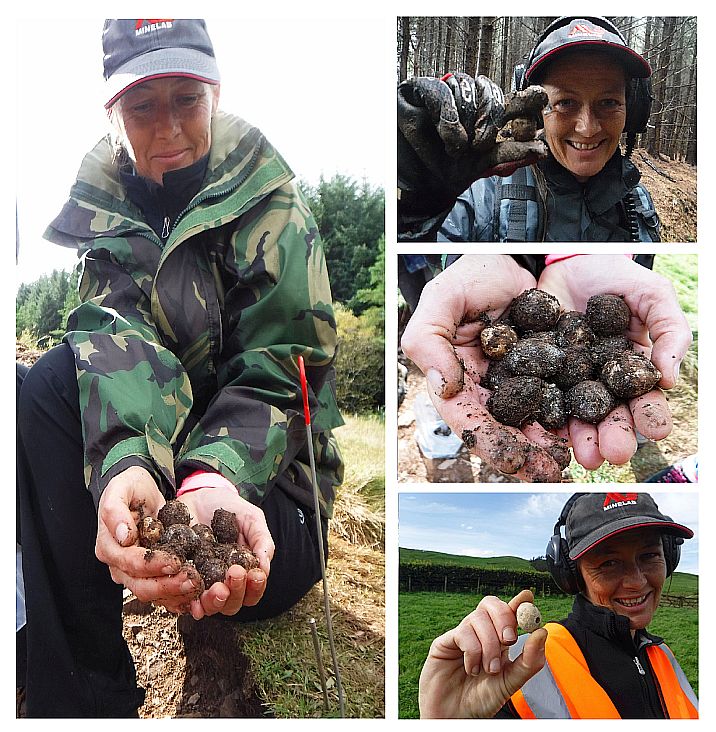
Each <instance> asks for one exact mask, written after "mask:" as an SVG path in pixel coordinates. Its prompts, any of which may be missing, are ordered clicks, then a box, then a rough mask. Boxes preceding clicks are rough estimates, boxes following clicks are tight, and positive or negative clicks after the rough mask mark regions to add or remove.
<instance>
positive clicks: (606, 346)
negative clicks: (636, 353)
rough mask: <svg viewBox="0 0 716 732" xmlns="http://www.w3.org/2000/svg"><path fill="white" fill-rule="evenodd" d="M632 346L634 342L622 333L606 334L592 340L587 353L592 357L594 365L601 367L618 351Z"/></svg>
mask: <svg viewBox="0 0 716 732" xmlns="http://www.w3.org/2000/svg"><path fill="white" fill-rule="evenodd" d="M633 348H634V344H633V343H632V342H631V341H630V340H629V339H628V338H626V337H625V336H623V335H616V336H607V337H605V338H597V340H596V341H594V343H593V344H592V345H591V347H590V349H589V355H590V356H591V357H592V361H594V365H595V366H597V367H598V368H601V367H602V366H604V364H605V363H606V362H607V361H611V360H612V359H613V358H615V357H616V356H617V355H618V354H619V353H622V352H623V351H631V350H632V349H633Z"/></svg>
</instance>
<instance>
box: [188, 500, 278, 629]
mask: <svg viewBox="0 0 716 732" xmlns="http://www.w3.org/2000/svg"><path fill="white" fill-rule="evenodd" d="M179 500H180V501H182V502H183V503H185V504H186V505H187V507H188V508H189V513H190V514H191V516H192V523H202V524H207V525H211V519H212V516H213V515H214V511H215V510H216V509H217V508H223V509H224V510H226V511H231V512H233V513H235V514H236V523H237V528H238V530H239V538H238V543H239V544H243V545H244V546H247V547H248V548H249V549H251V551H252V552H254V554H255V555H256V556H257V557H258V560H259V567H258V568H257V569H251V570H249V571H248V572H247V571H246V570H245V569H244V568H243V567H241V566H239V565H237V564H234V565H232V566H231V567H229V569H228V571H227V573H226V578H225V580H224V581H223V582H215V583H214V584H213V585H212V586H211V587H208V588H206V590H205V591H204V592H203V593H202V594H201V596H200V597H198V598H196V599H193V600H192V601H191V604H190V606H189V610H190V612H191V614H192V617H193V618H194V619H195V620H200V619H201V618H203V617H204V616H205V615H214V614H216V613H222V614H223V615H235V614H236V613H237V612H239V610H241V608H242V607H243V606H244V605H247V606H251V605H256V604H257V603H258V601H259V600H260V599H261V598H262V597H263V594H264V592H265V590H266V582H267V579H268V575H269V572H270V570H271V560H272V559H273V555H274V551H275V546H274V543H273V539H272V537H271V533H270V532H269V529H268V526H267V525H266V517H265V516H264V512H263V511H262V510H261V509H260V508H259V507H258V506H255V505H254V504H252V503H249V502H248V501H246V500H244V499H243V498H241V496H240V495H239V494H238V492H237V491H236V490H234V489H233V488H223V487H214V486H211V487H206V488H200V489H198V490H195V491H191V492H189V493H185V494H183V495H182V496H181V497H180V498H179Z"/></svg>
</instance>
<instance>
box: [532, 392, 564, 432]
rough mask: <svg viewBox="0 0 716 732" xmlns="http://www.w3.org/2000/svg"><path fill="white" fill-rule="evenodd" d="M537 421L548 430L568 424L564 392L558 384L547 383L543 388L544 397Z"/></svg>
mask: <svg viewBox="0 0 716 732" xmlns="http://www.w3.org/2000/svg"><path fill="white" fill-rule="evenodd" d="M537 421H538V422H539V423H540V424H541V425H542V426H543V427H544V428H545V429H546V430H555V429H559V428H560V427H564V425H565V424H567V413H566V412H565V409H564V393H563V392H562V390H561V389H560V388H559V387H558V386H557V385H556V384H545V385H544V387H543V388H542V399H541V401H540V410H539V416H538V418H537Z"/></svg>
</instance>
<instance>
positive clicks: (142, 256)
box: [18, 20, 342, 717]
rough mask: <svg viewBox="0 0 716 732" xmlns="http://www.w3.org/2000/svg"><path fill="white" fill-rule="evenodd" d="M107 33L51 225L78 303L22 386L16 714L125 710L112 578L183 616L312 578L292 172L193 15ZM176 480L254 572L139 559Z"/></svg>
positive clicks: (306, 241)
mask: <svg viewBox="0 0 716 732" xmlns="http://www.w3.org/2000/svg"><path fill="white" fill-rule="evenodd" d="M103 47H104V72H105V78H106V80H107V99H108V101H107V103H106V107H107V109H108V112H109V115H110V118H111V120H112V124H113V130H114V132H113V135H112V138H111V139H110V137H108V138H106V139H104V140H102V141H100V143H99V144H98V145H97V146H96V147H95V148H94V149H93V150H92V151H91V152H90V153H89V154H88V155H87V156H86V158H85V160H84V162H83V164H82V166H81V168H80V171H79V173H78V177H77V182H76V183H75V185H74V186H73V188H72V191H71V193H70V200H69V202H68V203H67V204H66V205H65V207H64V209H63V210H62V212H61V213H60V215H59V216H58V217H57V218H56V219H55V221H53V222H52V224H51V225H50V227H49V229H48V232H47V237H48V238H49V239H50V240H51V241H54V242H56V243H58V244H62V245H65V246H74V247H77V249H78V253H79V254H80V255H81V256H82V257H83V273H82V279H81V282H80V296H81V300H82V304H81V306H80V307H79V308H77V309H76V310H75V311H74V312H73V314H72V315H71V317H70V322H69V327H68V330H69V332H68V333H67V335H66V336H65V339H64V343H63V344H62V345H61V346H58V347H57V348H55V349H53V350H52V351H50V352H49V353H48V354H47V355H46V356H45V357H43V358H42V359H41V360H40V361H38V362H37V364H36V365H35V366H34V367H33V368H32V369H31V370H30V372H29V374H27V376H26V377H25V379H24V383H23V385H22V388H21V390H20V392H19V396H18V488H19V494H20V501H19V503H20V509H21V543H22V549H23V571H24V579H25V587H26V599H27V644H28V647H27V653H28V662H27V669H28V671H27V688H26V693H27V712H28V716H41V717H42V716H53V717H65V716H72V717H104V716H131V715H136V710H137V708H138V707H139V706H140V705H141V703H142V701H143V690H141V689H139V688H138V687H137V685H136V679H135V673H134V668H133V664H132V660H131V657H130V655H129V652H128V650H127V647H126V644H125V643H124V641H123V639H122V634H121V633H122V620H121V605H122V587H121V586H122V585H124V586H125V587H127V588H129V589H130V590H131V591H132V592H133V593H134V594H135V595H136V596H137V597H138V598H140V599H141V600H144V601H149V602H153V603H155V604H160V605H163V606H164V607H166V608H167V609H169V610H171V611H173V612H190V613H191V615H192V616H193V617H194V618H195V619H197V620H198V619H201V618H202V617H204V616H206V615H213V614H217V613H220V614H223V615H225V616H227V617H233V618H236V619H238V620H251V619H256V618H265V617H271V616H273V615H276V614H277V613H280V612H282V611H284V610H285V609H287V608H288V607H290V606H291V605H293V604H294V603H295V602H296V601H297V600H298V599H299V598H300V597H302V596H303V595H304V594H305V592H307V591H308V589H309V588H310V587H311V586H312V585H313V584H314V583H315V582H316V581H317V580H318V579H320V576H321V568H320V563H319V549H318V541H322V542H323V544H324V546H326V544H327V525H328V518H329V517H330V515H331V510H332V503H333V498H334V492H335V487H336V486H337V485H338V484H339V483H340V479H341V475H342V463H341V459H340V454H339V452H338V449H337V446H336V443H335V440H334V438H333V436H332V434H331V429H332V428H333V427H337V426H339V425H340V424H341V423H342V422H341V418H340V415H339V413H338V410H337V407H336V403H335V399H334V397H333V389H332V383H331V382H332V380H333V378H334V372H333V368H332V363H333V358H334V353H335V342H336V333H335V321H334V319H333V315H332V309H331V295H330V286H329V283H328V278H327V274H326V269H325V260H324V258H323V252H322V248H321V245H320V239H319V238H318V233H317V230H316V225H315V222H314V221H313V219H312V217H311V214H310V212H309V210H308V208H307V206H306V203H305V201H304V199H303V197H302V196H301V194H300V192H299V191H298V189H297V187H296V186H295V184H294V183H292V178H293V174H292V172H291V171H290V169H289V168H288V166H287V165H286V164H285V162H284V161H283V160H282V159H281V157H280V156H279V155H278V153H277V152H276V151H275V150H274V149H273V147H272V146H271V145H270V144H269V143H268V141H267V140H266V139H265V138H264V137H263V135H262V134H261V132H260V131H259V130H257V129H256V128H253V127H251V126H250V125H248V124H247V123H246V122H244V121H243V120H241V119H239V118H237V117H233V116H230V115H228V114H225V113H222V112H221V111H219V109H218V102H219V81H220V77H219V72H218V67H217V64H216V60H215V58H214V53H213V48H212V45H211V40H210V38H209V36H208V33H207V31H206V27H205V24H204V22H203V21H201V20H136V21H135V20H107V21H106V22H105V26H104V33H103ZM299 355H303V356H304V359H305V361H306V365H307V375H308V380H309V391H310V395H309V396H310V406H311V411H312V415H311V416H312V421H313V425H314V444H313V446H310V447H309V446H308V445H307V444H306V441H305V428H304V422H303V407H302V398H301V389H300V382H299V375H298V367H297V357H298V356H299ZM311 447H312V449H313V450H314V451H315V455H316V463H317V473H318V482H319V489H320V493H321V497H320V503H321V514H322V516H321V518H322V523H323V532H322V533H323V535H322V537H317V536H316V532H315V520H314V517H313V511H312V506H313V505H314V504H313V496H312V480H311V472H310V468H309V463H310V460H309V449H311ZM85 486H86V488H87V490H85ZM175 496H176V497H177V498H179V499H180V500H181V501H183V502H184V503H186V504H187V506H188V508H189V511H190V513H191V515H192V517H193V520H194V522H197V523H210V521H211V517H212V515H213V512H214V510H215V509H216V508H218V507H222V508H225V509H227V510H229V511H233V512H234V513H235V514H236V520H237V526H238V530H239V537H240V541H242V542H243V543H245V544H247V545H248V546H249V547H250V548H251V549H252V550H253V551H254V553H255V554H256V555H257V557H258V559H259V563H260V566H259V568H258V569H255V570H251V571H249V572H248V573H247V572H246V571H245V570H244V569H243V568H241V567H239V566H237V565H235V566H232V567H231V568H229V570H228V571H227V573H226V577H225V580H224V581H223V582H217V583H214V584H213V585H212V586H211V587H204V586H203V583H202V582H201V580H200V578H199V577H198V576H197V574H196V572H195V571H192V570H191V569H187V568H186V566H184V567H181V566H180V565H179V562H178V561H177V560H176V558H175V557H172V556H171V555H168V554H166V553H164V552H155V553H154V554H153V555H152V556H151V557H149V558H145V551H144V550H143V549H141V548H140V547H139V546H138V545H137V543H136V541H137V528H136V524H137V519H138V515H139V512H140V509H141V511H142V512H143V513H144V514H152V515H155V516H156V514H157V511H158V509H159V508H160V507H161V506H162V505H163V504H164V502H165V501H166V500H168V499H170V498H174V497H175ZM95 553H96V557H97V559H95V557H94V554H95ZM97 560H99V561H97ZM48 658H51V659H52V664H51V667H48V664H47V659H48Z"/></svg>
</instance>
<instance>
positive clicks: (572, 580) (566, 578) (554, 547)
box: [545, 535, 579, 595]
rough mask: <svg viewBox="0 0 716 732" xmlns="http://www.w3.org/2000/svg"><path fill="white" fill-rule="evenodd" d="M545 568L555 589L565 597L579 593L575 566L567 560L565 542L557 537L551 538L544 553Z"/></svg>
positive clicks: (567, 549) (567, 554) (567, 553)
mask: <svg viewBox="0 0 716 732" xmlns="http://www.w3.org/2000/svg"><path fill="white" fill-rule="evenodd" d="M545 556H546V559H547V568H548V569H549V573H550V574H551V575H552V579H553V580H554V581H555V583H556V585H557V587H559V589H560V590H562V592H564V593H566V594H567V595H576V594H577V592H579V583H578V576H577V567H576V564H575V563H574V562H573V561H572V560H571V559H570V558H569V548H568V547H567V542H566V541H565V540H564V539H563V538H562V537H561V536H558V535H555V536H553V537H552V538H551V539H550V542H549V544H548V545H547V551H546V552H545Z"/></svg>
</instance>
